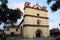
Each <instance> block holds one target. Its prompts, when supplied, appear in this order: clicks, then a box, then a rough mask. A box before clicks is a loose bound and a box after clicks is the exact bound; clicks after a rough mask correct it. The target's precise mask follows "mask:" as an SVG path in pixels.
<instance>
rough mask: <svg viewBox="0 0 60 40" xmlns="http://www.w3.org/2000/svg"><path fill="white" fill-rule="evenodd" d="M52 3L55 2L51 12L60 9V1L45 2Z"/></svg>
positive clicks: (49, 0)
mask: <svg viewBox="0 0 60 40" xmlns="http://www.w3.org/2000/svg"><path fill="white" fill-rule="evenodd" d="M52 1H55V3H54V4H53V5H52V6H51V9H52V11H57V10H58V9H60V0H47V3H48V4H49V3H50V2H52Z"/></svg>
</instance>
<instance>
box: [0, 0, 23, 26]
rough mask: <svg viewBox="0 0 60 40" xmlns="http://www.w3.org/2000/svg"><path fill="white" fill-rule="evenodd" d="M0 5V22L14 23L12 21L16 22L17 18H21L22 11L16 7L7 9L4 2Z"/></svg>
mask: <svg viewBox="0 0 60 40" xmlns="http://www.w3.org/2000/svg"><path fill="white" fill-rule="evenodd" d="M6 2H7V0H6ZM0 6H1V7H0V24H1V23H4V24H5V25H7V24H8V25H9V24H10V25H14V23H16V22H17V19H19V18H21V13H22V12H21V11H20V10H19V9H18V8H17V9H15V10H13V9H9V8H8V6H7V4H6V3H3V4H1V5H0Z"/></svg>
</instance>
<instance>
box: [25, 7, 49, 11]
mask: <svg viewBox="0 0 60 40" xmlns="http://www.w3.org/2000/svg"><path fill="white" fill-rule="evenodd" d="M26 8H31V9H36V10H40V11H41V10H42V11H45V12H48V11H47V10H45V9H44V8H41V9H39V8H34V7H29V6H25V7H24V10H25V9H26Z"/></svg>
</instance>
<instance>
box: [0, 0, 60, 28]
mask: <svg viewBox="0 0 60 40" xmlns="http://www.w3.org/2000/svg"><path fill="white" fill-rule="evenodd" d="M25 2H30V3H31V4H33V5H35V4H36V3H38V4H39V5H40V6H45V7H47V10H48V17H49V29H52V28H59V29H60V27H59V23H60V16H59V15H60V9H59V10H57V11H56V12H53V11H51V9H50V6H51V5H52V4H53V3H55V1H53V2H51V3H50V5H48V4H47V3H46V2H47V0H8V4H7V5H8V7H9V8H11V9H16V8H19V9H21V11H23V8H24V3H25ZM18 21H19V20H18ZM2 26H3V24H2V25H1V26H0V28H3V27H2Z"/></svg>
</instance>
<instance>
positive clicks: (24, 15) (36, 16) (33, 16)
mask: <svg viewBox="0 0 60 40" xmlns="http://www.w3.org/2000/svg"><path fill="white" fill-rule="evenodd" d="M26 16H29V17H36V18H44V19H49V18H48V17H42V16H35V15H29V14H25V15H24V17H26Z"/></svg>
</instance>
